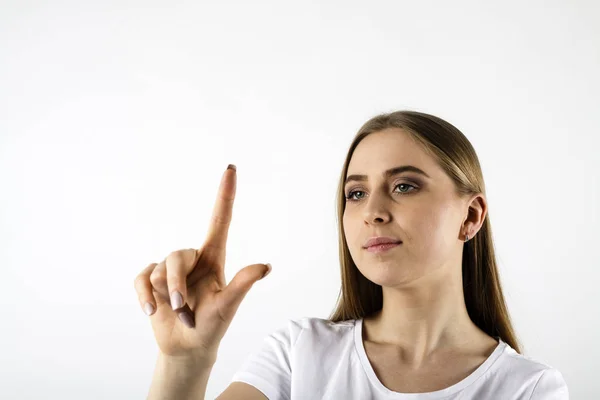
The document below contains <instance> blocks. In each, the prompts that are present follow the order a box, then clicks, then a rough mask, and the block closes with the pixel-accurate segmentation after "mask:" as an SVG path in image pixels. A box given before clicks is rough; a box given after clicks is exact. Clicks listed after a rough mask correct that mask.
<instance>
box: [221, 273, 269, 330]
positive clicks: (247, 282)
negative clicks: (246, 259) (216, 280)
mask: <svg viewBox="0 0 600 400" xmlns="http://www.w3.org/2000/svg"><path fill="white" fill-rule="evenodd" d="M269 272H271V264H269V263H267V264H252V265H249V266H247V267H245V268H242V269H241V270H239V271H238V273H237V274H235V276H234V277H233V279H232V280H231V282H229V284H228V285H227V286H226V287H225V289H223V290H222V291H221V296H222V302H223V303H222V304H223V307H224V309H226V310H228V311H229V313H230V315H229V317H230V318H233V315H234V314H235V313H236V311H237V309H238V308H239V306H240V304H241V303H242V300H244V297H246V294H247V293H248V291H249V290H250V288H251V287H252V285H254V283H255V282H257V281H259V280H261V279H262V278H264V277H265V276H267V275H268V274H269Z"/></svg>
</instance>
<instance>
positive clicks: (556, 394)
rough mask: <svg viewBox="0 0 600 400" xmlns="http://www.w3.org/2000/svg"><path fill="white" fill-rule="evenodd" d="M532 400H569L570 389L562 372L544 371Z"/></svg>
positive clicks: (532, 394) (551, 369)
mask: <svg viewBox="0 0 600 400" xmlns="http://www.w3.org/2000/svg"><path fill="white" fill-rule="evenodd" d="M530 400H569V389H568V388H567V383H566V382H565V379H564V378H563V376H562V374H561V373H560V371H558V370H557V369H556V368H548V369H546V370H544V372H542V375H541V376H540V379H539V380H538V382H537V384H536V385H535V388H534V389H533V392H532V393H531V398H530Z"/></svg>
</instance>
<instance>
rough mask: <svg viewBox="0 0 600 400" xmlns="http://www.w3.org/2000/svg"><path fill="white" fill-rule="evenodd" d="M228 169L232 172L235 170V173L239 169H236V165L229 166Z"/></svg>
mask: <svg viewBox="0 0 600 400" xmlns="http://www.w3.org/2000/svg"><path fill="white" fill-rule="evenodd" d="M227 169H232V170H234V171H237V168H236V167H235V165H234V164H229V165H228V166H227Z"/></svg>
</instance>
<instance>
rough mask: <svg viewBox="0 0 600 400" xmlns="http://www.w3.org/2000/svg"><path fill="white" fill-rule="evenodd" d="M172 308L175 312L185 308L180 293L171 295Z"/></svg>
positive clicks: (175, 292) (176, 292)
mask: <svg viewBox="0 0 600 400" xmlns="http://www.w3.org/2000/svg"><path fill="white" fill-rule="evenodd" d="M171 307H173V310H177V309H178V308H181V307H183V296H182V295H181V293H179V292H178V291H174V292H173V293H171Z"/></svg>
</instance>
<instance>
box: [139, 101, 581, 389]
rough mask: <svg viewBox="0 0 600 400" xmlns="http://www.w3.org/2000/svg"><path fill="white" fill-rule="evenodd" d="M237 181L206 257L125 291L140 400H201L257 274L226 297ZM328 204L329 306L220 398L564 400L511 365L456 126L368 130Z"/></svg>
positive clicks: (381, 122)
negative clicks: (144, 332) (332, 286)
mask: <svg viewBox="0 0 600 400" xmlns="http://www.w3.org/2000/svg"><path fill="white" fill-rule="evenodd" d="M235 179H236V174H235V170H228V171H226V173H225V175H224V177H223V180H222V183H221V188H220V194H219V198H218V201H217V204H216V206H215V210H214V213H213V220H212V222H213V223H212V226H211V227H210V230H209V235H208V237H207V239H206V241H205V243H204V245H203V246H202V247H201V248H200V249H188V250H179V251H176V252H173V253H171V254H170V255H169V256H168V257H167V258H166V259H165V260H163V262H161V263H160V264H150V265H149V266H148V267H147V268H146V269H145V270H144V271H142V273H141V274H140V275H138V277H137V278H136V281H135V282H136V288H137V291H138V294H139V298H140V302H141V305H142V306H143V307H146V308H145V309H147V310H148V312H149V314H151V317H150V318H151V322H152V326H153V329H154V333H155V337H156V339H157V342H158V345H159V348H160V353H159V357H158V361H157V366H156V370H155V376H154V379H153V381H152V386H151V389H150V394H149V398H150V399H159V398H161V399H162V398H177V399H185V398H190V399H191V398H195V399H198V398H204V394H205V390H206V384H207V381H208V377H209V375H210V371H211V370H212V366H213V365H214V363H215V361H216V355H217V349H218V346H219V343H220V341H221V339H222V337H223V336H224V334H225V332H226V330H227V328H228V327H229V325H230V323H231V320H232V318H233V316H234V315H235V312H236V311H237V308H238V307H239V304H240V303H241V301H242V300H243V298H244V296H245V294H246V293H247V292H248V290H249V289H250V287H251V286H252V285H253V283H254V282H256V281H257V280H259V279H261V278H262V277H263V276H264V275H266V273H268V272H269V271H270V266H268V267H267V268H268V269H265V266H266V265H265V264H254V265H250V266H248V267H246V268H244V269H242V270H241V271H239V272H238V274H237V275H236V276H235V277H234V278H233V280H232V281H231V282H230V283H229V285H226V283H225V277H224V274H223V264H224V260H225V244H226V240H227V232H228V227H229V223H230V221H231V214H232V207H233V199H234V195H235ZM338 199H339V200H338V226H339V233H340V235H339V250H340V259H341V279H342V288H341V292H340V297H339V301H338V304H337V308H336V309H335V310H334V312H333V313H332V315H331V316H330V317H329V318H328V319H320V318H301V319H296V320H289V321H288V322H287V324H286V325H285V326H282V327H281V328H280V329H278V330H276V331H275V332H273V333H272V334H270V335H269V336H268V337H267V338H266V339H265V341H264V343H263V345H262V347H261V348H260V349H258V350H257V351H255V352H254V353H253V354H252V355H251V356H250V357H248V358H247V360H246V362H245V363H244V364H243V366H242V367H241V368H240V369H239V370H238V371H237V372H236V374H235V375H234V377H233V379H232V381H231V384H230V386H229V387H228V388H227V389H226V390H225V391H224V392H223V393H222V394H221V395H220V396H219V397H218V399H223V400H227V399H240V398H243V399H256V400H258V399H270V400H276V399H411V400H417V399H427V400H432V399H445V400H451V399H461V400H464V399H477V400H482V399H494V400H495V399H502V400H510V399H514V400H517V399H519V400H536V399H538V400H539V399H556V400H558V399H560V400H563V399H568V396H569V395H568V389H567V385H566V383H565V381H564V379H563V377H562V374H561V373H560V372H559V371H558V370H557V369H556V368H553V367H551V366H549V365H545V364H543V363H541V362H538V361H536V360H534V359H531V358H529V357H527V356H524V355H522V354H520V349H519V344H518V343H517V339H516V337H515V333H514V331H513V327H512V325H511V322H510V317H509V313H508V310H507V308H506V304H505V301H504V296H503V293H502V288H501V284H500V279H499V276H498V270H497V265H496V258H495V254H494V246H493V240H492V232H491V224H490V218H489V216H488V215H487V211H488V207H487V200H486V196H485V185H484V180H483V176H482V172H481V167H480V164H479V161H478V158H477V155H476V153H475V150H474V149H473V147H472V145H471V143H470V142H469V141H468V139H467V138H466V137H465V136H464V135H463V134H462V133H461V132H460V131H459V130H458V129H457V128H455V127H454V126H453V125H451V124H450V123H448V122H446V121H444V120H442V119H440V118H438V117H435V116H432V115H428V114H424V113H418V112H411V111H398V112H393V113H386V114H382V115H378V116H376V117H374V118H372V119H371V120H369V121H368V122H366V123H365V124H364V125H363V126H362V127H361V128H360V130H359V132H358V133H357V135H356V137H355V138H354V140H353V142H352V144H351V145H350V149H349V151H348V155H347V157H346V161H345V163H344V166H343V170H342V174H341V177H340V182H339V186H338ZM177 292H180V293H181V295H178V294H177ZM169 294H171V295H173V296H172V297H171V298H170V297H169ZM146 304H149V306H147V305H146ZM171 307H172V309H171ZM174 311H175V312H174ZM176 315H178V316H179V319H180V320H179V321H178V320H177V318H176ZM184 324H186V325H187V326H189V327H187V326H186V325H184Z"/></svg>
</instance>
